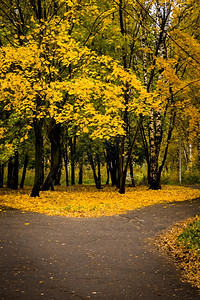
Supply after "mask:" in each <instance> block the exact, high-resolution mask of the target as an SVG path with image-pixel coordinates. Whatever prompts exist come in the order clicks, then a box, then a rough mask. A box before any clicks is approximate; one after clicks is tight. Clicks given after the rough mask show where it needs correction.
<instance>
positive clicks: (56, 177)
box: [53, 165, 62, 185]
mask: <svg viewBox="0 0 200 300" xmlns="http://www.w3.org/2000/svg"><path fill="white" fill-rule="evenodd" d="M61 170H62V166H61V165H60V167H59V169H58V172H57V173H56V175H55V176H54V178H53V180H54V185H61V183H60V180H61V174H62V171H61Z"/></svg>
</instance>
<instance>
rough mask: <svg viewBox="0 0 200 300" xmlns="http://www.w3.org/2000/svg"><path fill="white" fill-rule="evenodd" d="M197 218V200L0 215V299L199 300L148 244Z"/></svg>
mask: <svg viewBox="0 0 200 300" xmlns="http://www.w3.org/2000/svg"><path fill="white" fill-rule="evenodd" d="M199 212H200V199H196V200H193V201H184V202H177V203H170V204H167V205H163V204H162V205H154V206H150V207H146V208H143V209H140V210H134V211H130V212H128V213H126V214H125V215H119V216H112V217H101V218H89V219H84V218H80V219H77V218H74V219H72V218H66V217H56V216H47V215H42V214H38V213H22V212H20V211H16V210H8V211H1V212H0V228H1V229H0V251H1V262H0V269H1V278H0V299H24V300H29V299H31V300H37V299H45V300H51V299H55V300H68V299H69V300H70V299H85V300H86V299H102V300H106V299H108V300H114V299H117V300H118V299H119V300H124V299H130V300H138V299H143V300H156V299H170V300H171V299H180V300H190V299H191V300H195V299H200V296H199V295H198V293H197V290H196V289H195V288H192V287H191V286H190V285H189V284H187V283H182V282H181V281H180V279H179V275H180V274H179V272H178V271H177V270H176V268H175V266H173V265H172V263H171V261H170V260H169V259H168V258H167V257H165V256H162V255H160V254H159V252H158V251H157V250H156V249H155V248H154V246H152V245H149V243H148V239H149V238H153V237H155V236H156V235H158V234H160V233H161V231H162V230H164V229H166V228H168V227H169V226H171V225H172V224H174V223H176V222H179V221H181V220H184V219H186V218H188V217H192V216H195V215H197V214H199Z"/></svg>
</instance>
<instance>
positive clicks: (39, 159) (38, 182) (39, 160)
mask: <svg viewBox="0 0 200 300" xmlns="http://www.w3.org/2000/svg"><path fill="white" fill-rule="evenodd" d="M33 124H34V131H35V179H34V185H33V189H32V192H31V197H39V192H40V188H41V186H42V184H43V181H44V162H43V135H42V127H43V120H42V119H40V120H38V119H34V120H33Z"/></svg>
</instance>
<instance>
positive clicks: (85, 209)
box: [0, 186, 200, 217]
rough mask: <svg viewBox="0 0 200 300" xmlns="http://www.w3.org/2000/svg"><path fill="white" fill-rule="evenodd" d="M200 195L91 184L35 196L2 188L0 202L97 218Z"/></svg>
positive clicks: (178, 189)
mask: <svg viewBox="0 0 200 300" xmlns="http://www.w3.org/2000/svg"><path fill="white" fill-rule="evenodd" d="M199 196H200V191H198V190H194V189H190V188H184V187H178V186H173V187H172V186H171V187H170V186H164V187H163V189H162V190H159V191H153V190H147V187H136V188H134V189H133V188H127V191H126V194H125V195H122V194H119V193H118V191H117V189H116V188H112V187H104V188H103V189H102V190H97V189H96V188H95V187H93V186H79V187H73V186H72V187H68V188H67V189H66V188H64V187H63V188H60V190H58V191H55V192H53V193H52V192H50V191H47V192H41V195H40V197H39V198H31V197H30V196H29V190H26V191H25V192H24V191H23V190H22V191H18V192H16V191H4V193H3V195H1V196H0V204H1V205H4V206H8V207H13V208H17V209H21V210H23V211H36V212H40V213H45V214H49V215H62V216H69V217H98V216H108V215H115V214H121V213H125V212H126V211H128V210H132V209H138V208H141V207H145V206H148V205H154V204H158V203H163V204H164V203H168V202H173V201H183V200H189V199H192V198H196V197H199Z"/></svg>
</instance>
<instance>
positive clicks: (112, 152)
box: [106, 139, 119, 187]
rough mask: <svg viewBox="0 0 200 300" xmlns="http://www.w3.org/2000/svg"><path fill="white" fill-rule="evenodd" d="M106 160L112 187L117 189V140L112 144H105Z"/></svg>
mask: <svg viewBox="0 0 200 300" xmlns="http://www.w3.org/2000/svg"><path fill="white" fill-rule="evenodd" d="M106 153H107V155H106V159H107V164H108V168H109V172H110V176H111V182H112V186H118V187H119V180H118V179H119V176H118V173H119V140H118V139H115V140H114V142H113V143H111V142H106Z"/></svg>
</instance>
